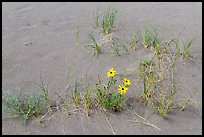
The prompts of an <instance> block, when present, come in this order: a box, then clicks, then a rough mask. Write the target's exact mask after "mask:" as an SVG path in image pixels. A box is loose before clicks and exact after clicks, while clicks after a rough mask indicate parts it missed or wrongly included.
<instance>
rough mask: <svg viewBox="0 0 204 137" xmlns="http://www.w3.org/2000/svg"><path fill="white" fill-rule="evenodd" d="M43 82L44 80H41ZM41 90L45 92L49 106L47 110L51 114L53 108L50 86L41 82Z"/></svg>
mask: <svg viewBox="0 0 204 137" xmlns="http://www.w3.org/2000/svg"><path fill="white" fill-rule="evenodd" d="M41 81H42V80H41ZM40 87H41V89H42V90H43V96H44V98H45V101H46V104H47V108H48V111H49V112H52V108H51V101H50V99H49V97H48V84H47V85H46V86H45V85H44V83H43V81H42V82H41V86H40Z"/></svg>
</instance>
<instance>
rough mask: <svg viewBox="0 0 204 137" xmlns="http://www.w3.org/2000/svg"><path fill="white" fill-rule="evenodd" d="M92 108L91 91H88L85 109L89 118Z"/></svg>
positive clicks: (85, 98) (85, 97)
mask: <svg viewBox="0 0 204 137" xmlns="http://www.w3.org/2000/svg"><path fill="white" fill-rule="evenodd" d="M90 106H91V91H90V90H87V91H86V92H85V96H84V109H85V113H86V115H87V116H89V109H90Z"/></svg>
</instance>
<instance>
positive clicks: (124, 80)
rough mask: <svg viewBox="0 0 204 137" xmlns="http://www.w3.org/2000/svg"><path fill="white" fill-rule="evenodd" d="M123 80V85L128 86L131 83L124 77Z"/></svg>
mask: <svg viewBox="0 0 204 137" xmlns="http://www.w3.org/2000/svg"><path fill="white" fill-rule="evenodd" d="M123 82H124V85H128V86H129V85H130V84H131V83H130V80H129V79H126V78H124V79H123Z"/></svg>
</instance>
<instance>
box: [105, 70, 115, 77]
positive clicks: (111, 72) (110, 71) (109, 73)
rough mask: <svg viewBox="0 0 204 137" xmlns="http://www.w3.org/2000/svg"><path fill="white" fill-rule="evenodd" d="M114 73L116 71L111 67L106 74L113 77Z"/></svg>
mask: <svg viewBox="0 0 204 137" xmlns="http://www.w3.org/2000/svg"><path fill="white" fill-rule="evenodd" d="M115 73H116V71H115V70H114V69H113V68H111V69H109V71H108V73H107V76H108V77H114V76H115Z"/></svg>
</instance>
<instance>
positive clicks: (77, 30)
mask: <svg viewBox="0 0 204 137" xmlns="http://www.w3.org/2000/svg"><path fill="white" fill-rule="evenodd" d="M78 46H79V26H78V25H77V27H76V47H78Z"/></svg>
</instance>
